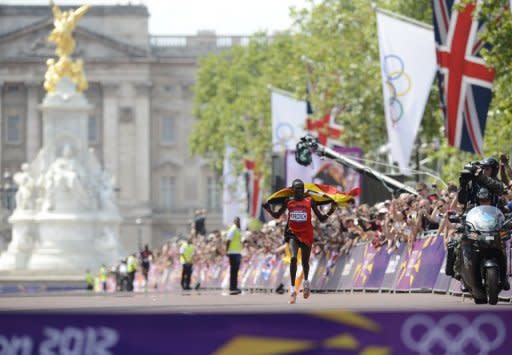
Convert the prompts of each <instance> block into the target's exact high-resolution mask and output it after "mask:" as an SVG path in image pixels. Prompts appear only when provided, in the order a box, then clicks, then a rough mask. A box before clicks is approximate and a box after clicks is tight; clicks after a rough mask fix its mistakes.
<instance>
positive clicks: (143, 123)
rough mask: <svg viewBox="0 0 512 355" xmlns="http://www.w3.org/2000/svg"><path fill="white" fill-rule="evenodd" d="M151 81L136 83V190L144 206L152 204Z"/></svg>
mask: <svg viewBox="0 0 512 355" xmlns="http://www.w3.org/2000/svg"><path fill="white" fill-rule="evenodd" d="M150 88H151V84H150V83H145V84H138V85H136V91H137V96H136V99H135V136H136V139H135V146H136V156H135V171H136V191H137V195H136V198H137V202H138V203H139V204H142V207H147V208H149V206H150V199H151V197H150V188H149V187H150V185H151V176H150V164H151V162H150V160H151V156H150V151H151V144H150V139H151V137H150V134H151V122H150V101H149V94H150Z"/></svg>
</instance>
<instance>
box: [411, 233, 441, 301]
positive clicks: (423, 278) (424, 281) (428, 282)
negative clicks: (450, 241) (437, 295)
mask: <svg viewBox="0 0 512 355" xmlns="http://www.w3.org/2000/svg"><path fill="white" fill-rule="evenodd" d="M420 241H421V242H422V246H421V250H422V255H421V264H420V270H419V272H418V273H417V274H416V275H415V276H416V277H415V278H414V281H413V283H412V287H411V289H412V290H429V291H430V290H432V289H433V288H434V285H435V283H436V280H437V279H438V277H439V272H440V271H441V266H442V265H443V260H444V256H445V255H446V251H445V249H444V240H443V238H441V237H438V238H436V237H435V236H434V235H431V236H428V237H427V238H425V239H423V240H420Z"/></svg>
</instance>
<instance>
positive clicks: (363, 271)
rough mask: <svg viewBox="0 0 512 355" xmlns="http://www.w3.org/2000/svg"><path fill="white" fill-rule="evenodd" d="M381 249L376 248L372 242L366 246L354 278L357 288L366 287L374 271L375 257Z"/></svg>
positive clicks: (354, 285)
mask: <svg viewBox="0 0 512 355" xmlns="http://www.w3.org/2000/svg"><path fill="white" fill-rule="evenodd" d="M378 252H379V250H377V249H375V248H374V247H373V245H372V244H371V243H368V244H366V245H365V247H364V251H363V258H362V260H360V261H359V262H357V264H356V270H355V271H354V278H353V281H352V285H353V288H354V289H355V290H361V289H363V288H364V287H365V285H366V282H367V281H368V278H369V277H370V275H371V274H372V273H373V268H374V262H375V257H376V256H377V254H378Z"/></svg>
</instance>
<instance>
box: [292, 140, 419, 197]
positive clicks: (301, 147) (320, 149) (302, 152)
mask: <svg viewBox="0 0 512 355" xmlns="http://www.w3.org/2000/svg"><path fill="white" fill-rule="evenodd" d="M306 150H307V151H309V159H308V158H307V157H308V152H307V151H306ZM296 152H297V153H296V159H297V162H298V163H299V164H301V165H309V164H310V163H311V153H315V154H317V155H318V156H320V157H326V158H329V159H332V160H334V161H336V162H337V163H339V164H341V165H343V166H346V167H349V168H352V169H354V170H355V171H357V172H358V173H361V174H364V175H366V176H369V177H372V178H375V179H377V180H379V181H381V182H382V183H384V184H385V185H389V186H393V187H394V188H395V191H404V192H408V193H410V194H413V195H418V192H417V191H416V190H415V189H413V188H412V187H409V186H407V185H405V184H403V183H401V182H400V181H398V180H395V179H393V178H391V177H389V176H387V175H385V174H382V173H379V172H378V171H375V170H373V169H372V168H370V167H369V166H366V165H364V164H361V163H359V162H357V161H355V160H352V159H350V158H348V157H346V156H345V155H342V154H340V153H338V152H336V151H334V150H332V149H331V148H329V147H326V146H324V145H323V144H320V143H318V139H317V138H315V137H313V136H311V135H306V136H304V137H302V138H301V139H300V141H299V143H297V150H296ZM301 157H302V158H305V160H303V161H302V162H301V161H299V159H300V158H301Z"/></svg>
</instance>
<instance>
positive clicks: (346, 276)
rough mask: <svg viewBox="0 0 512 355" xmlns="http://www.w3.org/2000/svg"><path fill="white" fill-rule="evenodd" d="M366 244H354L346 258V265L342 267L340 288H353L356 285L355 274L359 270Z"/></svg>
mask: <svg viewBox="0 0 512 355" xmlns="http://www.w3.org/2000/svg"><path fill="white" fill-rule="evenodd" d="M365 247H366V245H365V244H358V245H356V246H353V247H352V249H351V250H350V253H349V254H348V255H347V257H346V258H345V265H343V268H342V269H341V277H340V284H339V286H338V290H352V289H353V287H354V283H353V281H354V275H355V273H356V271H357V266H358V264H359V263H360V262H361V260H362V259H363V254H364V250H365Z"/></svg>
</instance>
